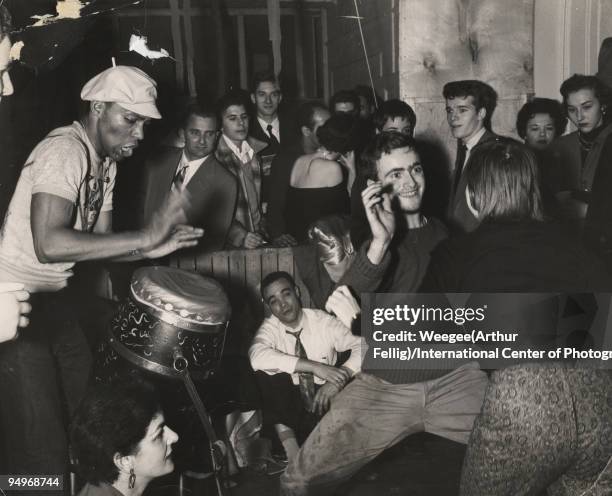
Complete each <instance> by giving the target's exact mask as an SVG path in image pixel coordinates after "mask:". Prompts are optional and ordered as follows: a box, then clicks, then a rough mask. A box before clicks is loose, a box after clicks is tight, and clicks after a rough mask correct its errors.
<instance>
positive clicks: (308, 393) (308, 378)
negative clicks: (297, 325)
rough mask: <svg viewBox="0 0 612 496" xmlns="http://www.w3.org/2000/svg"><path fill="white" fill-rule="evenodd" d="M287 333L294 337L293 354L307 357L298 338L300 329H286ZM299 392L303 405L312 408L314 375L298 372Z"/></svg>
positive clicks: (308, 408)
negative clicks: (294, 330) (292, 330)
mask: <svg viewBox="0 0 612 496" xmlns="http://www.w3.org/2000/svg"><path fill="white" fill-rule="evenodd" d="M286 332H287V334H290V335H291V336H293V337H294V338H295V356H297V357H300V358H308V355H307V354H306V350H305V349H304V345H302V340H301V339H300V334H301V333H302V329H300V330H299V331H296V332H291V331H286ZM299 376H300V394H301V395H302V401H303V402H304V406H306V409H307V410H308V411H310V410H312V405H313V402H314V397H315V383H314V377H313V375H312V374H309V373H307V372H300V373H299Z"/></svg>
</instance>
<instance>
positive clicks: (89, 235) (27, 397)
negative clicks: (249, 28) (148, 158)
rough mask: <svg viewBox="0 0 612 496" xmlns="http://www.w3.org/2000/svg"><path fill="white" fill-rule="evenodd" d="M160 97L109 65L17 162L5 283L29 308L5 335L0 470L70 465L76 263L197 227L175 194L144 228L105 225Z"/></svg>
mask: <svg viewBox="0 0 612 496" xmlns="http://www.w3.org/2000/svg"><path fill="white" fill-rule="evenodd" d="M156 97H157V92H156V85H155V82H154V81H153V80H152V79H151V78H150V77H149V76H147V75H146V74H145V73H144V72H142V71H141V70H139V69H136V68H134V67H128V66H118V67H113V68H110V69H107V70H105V71H104V72H102V73H100V74H98V75H97V76H95V77H94V78H93V79H91V80H90V81H89V82H88V83H87V84H86V85H85V86H84V87H83V90H82V92H81V98H82V99H83V100H86V101H89V102H90V105H89V110H88V112H87V114H86V115H85V116H84V117H83V118H82V119H81V120H80V121H75V122H73V123H72V124H71V125H70V126H65V127H61V128H58V129H55V130H53V131H51V132H50V133H49V134H48V135H47V136H46V137H45V138H44V139H43V140H42V141H41V142H40V143H39V144H38V145H37V146H36V148H34V150H33V151H32V153H31V154H30V156H29V158H28V160H27V161H26V164H25V165H24V167H23V170H22V172H21V176H20V178H19V182H18V183H17V188H16V190H15V194H14V195H13V198H12V200H11V203H10V205H9V208H8V212H7V215H6V219H5V221H4V225H3V228H2V232H1V234H0V282H13V283H21V284H23V286H24V289H25V290H27V291H29V292H30V293H31V298H30V302H31V305H32V313H31V314H30V325H29V326H28V327H26V328H25V329H22V330H21V332H20V335H19V337H18V338H17V339H16V340H14V341H10V342H7V343H4V344H2V345H0V398H1V401H0V429H1V431H0V439H2V444H3V446H2V447H3V448H4V460H5V463H4V465H6V466H0V473H3V474H9V473H10V474H58V475H60V474H64V473H65V470H66V466H67V465H66V463H67V453H68V449H67V440H66V431H65V419H66V418H70V414H71V413H72V411H73V410H74V408H75V407H76V405H77V403H78V402H79V400H80V398H81V396H82V394H83V393H84V391H85V388H86V386H87V382H88V376H89V372H90V367H91V355H90V351H89V348H88V346H87V343H86V341H85V338H84V336H83V333H82V331H81V329H80V327H79V324H78V321H77V319H76V317H75V312H74V310H75V309H74V302H72V301H71V298H70V297H69V296H68V293H67V290H66V287H67V285H68V279H69V277H70V276H71V275H72V270H71V269H72V267H73V266H74V264H75V262H80V261H83V260H101V259H104V260H114V261H130V260H138V259H141V258H157V257H161V256H165V255H167V254H169V253H171V252H173V251H174V250H176V249H179V248H183V247H188V246H194V245H195V244H197V239H198V238H199V237H201V236H202V230H200V229H194V228H192V227H190V226H184V225H182V224H183V223H184V218H185V216H184V206H185V204H186V200H185V199H184V198H183V196H182V195H181V194H179V193H177V194H174V195H171V196H170V197H169V198H168V201H167V202H166V204H164V205H162V207H161V208H160V210H159V211H158V212H157V213H156V214H155V215H153V216H152V218H151V220H150V222H149V224H148V225H146V226H145V227H144V228H143V229H142V230H140V231H136V232H122V233H112V232H111V231H112V222H111V220H112V205H113V203H112V201H113V187H114V184H115V174H116V162H117V161H120V160H122V159H124V158H126V157H129V156H131V155H132V153H133V151H134V149H135V148H136V147H137V146H138V143H139V141H140V140H142V139H143V138H144V125H145V124H146V123H147V121H149V120H150V119H159V118H160V117H161V116H160V114H159V112H158V110H157V108H156V106H155V99H156ZM0 458H2V457H0Z"/></svg>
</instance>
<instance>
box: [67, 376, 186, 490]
mask: <svg viewBox="0 0 612 496" xmlns="http://www.w3.org/2000/svg"><path fill="white" fill-rule="evenodd" d="M71 440H72V447H73V449H74V454H75V456H76V460H77V471H78V473H79V475H80V476H81V477H82V478H83V479H85V481H86V482H87V484H86V485H85V486H84V487H83V488H82V489H81V491H80V492H79V496H140V495H141V494H142V493H143V492H144V490H145V489H146V487H147V486H148V485H149V483H150V482H151V481H152V480H153V479H155V478H156V477H160V476H162V475H166V474H169V473H171V472H172V471H173V470H174V462H173V461H172V457H171V455H172V445H173V444H174V443H176V441H178V436H177V434H176V433H175V432H174V431H173V430H172V429H170V428H169V427H168V426H167V425H165V422H164V414H163V412H162V411H161V407H160V404H159V399H158V397H157V394H156V392H155V390H154V388H153V387H152V386H151V385H149V384H147V383H144V382H137V381H133V382H128V383H123V384H115V385H113V386H109V385H104V386H96V387H95V388H93V389H92V390H91V391H90V394H88V395H87V396H86V398H85V399H84V400H83V402H82V403H81V405H80V407H79V408H78V410H77V412H76V414H75V417H74V420H73V423H72V428H71Z"/></svg>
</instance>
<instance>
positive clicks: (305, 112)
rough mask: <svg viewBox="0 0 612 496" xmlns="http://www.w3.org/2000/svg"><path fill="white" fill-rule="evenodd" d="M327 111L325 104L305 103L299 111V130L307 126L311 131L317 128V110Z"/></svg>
mask: <svg viewBox="0 0 612 496" xmlns="http://www.w3.org/2000/svg"><path fill="white" fill-rule="evenodd" d="M319 109H321V110H327V107H326V106H325V104H324V103H323V102H304V103H302V104H301V105H300V106H299V108H298V111H297V125H298V130H299V129H302V127H303V126H306V127H307V128H308V129H310V130H311V131H312V130H313V129H314V127H315V124H316V123H315V120H314V116H315V112H316V111H317V110H319Z"/></svg>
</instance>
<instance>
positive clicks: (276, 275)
mask: <svg viewBox="0 0 612 496" xmlns="http://www.w3.org/2000/svg"><path fill="white" fill-rule="evenodd" d="M281 279H285V280H286V281H287V282H288V283H289V284H291V287H292V288H295V287H296V284H295V280H294V279H293V277H292V276H291V274H289V272H285V271H284V270H279V271H276V272H271V273H270V274H268V275H267V276H266V277H264V278H263V279H262V281H261V289H260V292H261V298H262V299H265V296H264V291H265V290H266V288H267V287H268V286H270V285H271V284H273V283H275V282H276V281H280V280H281Z"/></svg>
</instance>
